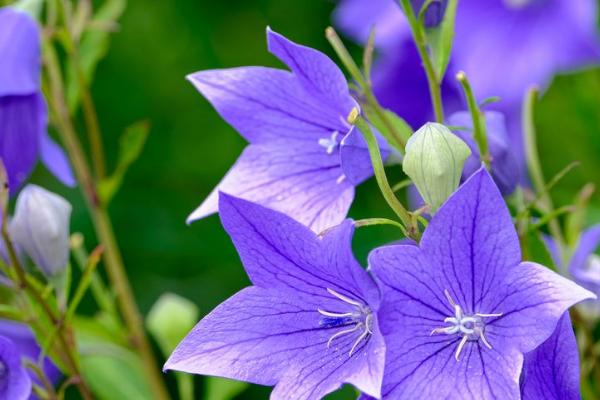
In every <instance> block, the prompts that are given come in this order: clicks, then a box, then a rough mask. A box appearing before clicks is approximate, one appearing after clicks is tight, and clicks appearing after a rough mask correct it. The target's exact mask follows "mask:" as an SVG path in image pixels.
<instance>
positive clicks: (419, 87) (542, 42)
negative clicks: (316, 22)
mask: <svg viewBox="0 0 600 400" xmlns="http://www.w3.org/2000/svg"><path fill="white" fill-rule="evenodd" d="M411 3H412V4H413V8H414V9H415V10H419V9H420V7H421V6H422V5H423V3H424V2H423V1H421V0H414V1H411ZM436 3H438V4H441V3H439V2H433V3H432V5H433V4H436ZM438 7H439V6H438ZM597 8H598V3H597V2H596V1H595V0H579V1H571V0H486V1H477V0H465V1H459V4H458V10H457V14H456V23H455V38H454V44H453V49H452V58H451V63H450V67H449V72H448V74H447V75H446V79H445V80H444V81H443V85H442V94H443V100H444V105H445V109H446V111H448V112H449V113H453V112H456V111H461V110H464V109H465V108H466V105H465V104H464V101H463V99H462V98H461V96H460V91H459V89H458V85H457V84H456V82H455V81H454V79H453V77H454V75H455V74H456V72H458V71H461V70H462V71H465V72H466V74H467V76H468V77H469V80H470V82H471V84H472V86H473V88H474V91H475V95H476V96H477V98H478V99H479V100H484V99H486V98H489V97H492V96H499V97H500V99H501V101H500V102H498V103H496V104H491V105H489V106H488V108H490V109H495V110H497V111H499V112H502V113H504V114H505V115H506V117H507V127H508V130H507V133H508V139H509V141H510V142H509V143H510V148H511V149H512V153H513V154H514V157H515V161H516V162H517V165H518V170H520V169H522V168H523V167H524V165H525V161H524V153H523V139H522V134H521V100H522V98H523V96H524V94H525V91H526V90H527V89H528V88H529V87H530V86H531V85H537V86H538V87H540V88H542V89H545V88H547V87H548V86H549V85H550V83H551V82H552V79H553V77H554V76H555V75H556V74H559V73H565V72H569V71H573V70H577V69H581V68H585V67H588V66H591V65H597V64H598V63H600V37H599V35H598V33H597ZM432 11H433V12H439V11H437V9H431V7H430V9H429V10H428V14H426V17H428V16H429V13H431V12H432ZM334 20H335V22H336V24H337V25H338V26H339V27H340V28H341V29H342V30H343V31H344V32H346V33H347V34H348V35H350V36H351V37H352V38H353V39H355V40H357V41H359V42H362V43H365V42H366V40H367V37H368V34H369V30H370V29H371V27H373V26H374V27H375V29H376V44H377V47H378V49H379V50H380V57H379V59H378V62H377V63H376V65H375V67H374V70H373V85H374V89H375V93H376V95H377V97H378V99H380V101H381V102H382V104H383V105H384V106H386V107H388V108H390V109H392V110H394V111H395V112H396V113H398V115H400V116H401V117H402V118H404V119H406V120H407V121H408V122H409V123H411V124H412V125H413V126H414V127H415V128H417V127H419V126H421V125H422V124H423V123H425V122H426V121H427V120H429V119H430V118H431V116H432V110H431V105H430V100H429V94H428V89H427V80H426V78H425V74H424V72H423V69H422V68H421V62H420V59H419V55H418V53H417V51H416V48H415V45H414V43H413V42H412V38H411V34H410V29H409V27H408V23H407V21H406V18H405V17H404V15H403V14H402V11H401V9H400V7H399V6H398V2H397V1H395V0H343V1H341V2H340V5H339V7H338V8H337V10H336V12H335V14H334ZM438 21H439V16H438V17H436V19H434V20H432V21H431V22H432V24H434V23H435V22H438ZM429 25H430V26H431V24H429ZM407 99H410V101H407Z"/></svg>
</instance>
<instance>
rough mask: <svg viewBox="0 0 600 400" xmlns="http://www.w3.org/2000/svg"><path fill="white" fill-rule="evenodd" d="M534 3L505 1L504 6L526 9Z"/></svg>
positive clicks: (528, 0) (518, 0)
mask: <svg viewBox="0 0 600 400" xmlns="http://www.w3.org/2000/svg"><path fill="white" fill-rule="evenodd" d="M532 2H533V1H532V0H504V4H505V5H506V6H507V7H508V8H514V9H520V8H525V7H527V6H528V5H529V4H531V3H532Z"/></svg>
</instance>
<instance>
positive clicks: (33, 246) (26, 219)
mask: <svg viewBox="0 0 600 400" xmlns="http://www.w3.org/2000/svg"><path fill="white" fill-rule="evenodd" d="M70 219H71V204H69V202H68V201H66V200H65V199H64V198H62V197H61V196H59V195H57V194H55V193H52V192H50V191H48V190H46V189H44V188H42V187H39V186H37V185H32V184H29V185H27V186H25V188H23V190H22V191H21V193H19V197H17V203H16V207H15V215H14V217H13V218H12V220H11V221H10V225H9V230H10V234H11V236H12V238H13V240H14V241H15V243H16V244H17V245H18V246H19V248H20V249H22V250H23V251H24V252H25V253H26V254H27V255H28V256H29V257H30V258H31V259H32V260H33V262H34V263H35V265H36V266H38V267H39V268H40V269H41V270H42V271H43V272H44V274H46V276H49V277H50V276H55V275H57V274H59V273H60V272H61V271H62V270H63V269H64V268H65V267H66V265H67V263H68V261H69V232H70V228H69V224H70Z"/></svg>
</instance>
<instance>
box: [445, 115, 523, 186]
mask: <svg viewBox="0 0 600 400" xmlns="http://www.w3.org/2000/svg"><path fill="white" fill-rule="evenodd" d="M448 124H449V125H451V126H456V127H464V128H467V129H469V130H456V131H454V133H456V135H458V136H459V137H460V138H461V139H462V140H464V141H465V142H466V143H467V144H468V145H469V147H470V148H471V156H470V157H469V159H467V162H466V163H465V166H464V169H463V179H466V178H468V177H469V176H471V175H472V174H473V173H475V171H477V170H478V169H479V168H480V167H481V157H480V155H479V147H478V146H477V143H476V142H475V138H474V137H473V131H472V127H473V122H472V119H471V114H470V113H469V112H466V111H461V112H457V113H454V114H452V115H451V116H450V117H449V118H448ZM485 125H486V129H487V131H486V133H487V141H488V148H489V152H490V156H491V168H492V177H493V178H494V182H496V185H498V188H499V189H500V192H502V194H503V195H509V194H511V193H512V192H513V191H514V190H515V188H516V187H517V184H518V183H519V180H520V177H519V175H520V174H519V165H518V163H517V160H516V158H515V155H514V151H513V149H512V146H511V143H510V139H509V137H508V133H507V131H506V120H505V118H504V115H503V114H502V113H500V112H497V111H487V112H485Z"/></svg>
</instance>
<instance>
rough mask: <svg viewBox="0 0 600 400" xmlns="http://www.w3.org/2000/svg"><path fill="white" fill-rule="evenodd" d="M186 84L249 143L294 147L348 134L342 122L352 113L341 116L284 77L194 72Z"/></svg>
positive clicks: (242, 71) (246, 70) (253, 70)
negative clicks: (287, 143) (281, 142)
mask: <svg viewBox="0 0 600 400" xmlns="http://www.w3.org/2000/svg"><path fill="white" fill-rule="evenodd" d="M188 80H189V81H190V82H192V83H193V84H194V86H195V87H196V88H197V89H198V90H199V91H200V93H202V94H203V95H204V96H205V97H206V98H207V99H208V101H210V102H211V104H212V105H213V106H214V107H215V108H216V109H217V111H218V112H219V114H221V116H222V117H223V118H224V119H225V120H226V121H227V122H228V123H229V124H231V126H233V127H234V128H235V129H236V130H237V131H238V132H239V133H240V134H241V135H242V136H243V137H244V138H245V139H246V140H248V141H249V142H251V143H267V142H269V141H272V140H277V139H288V140H293V141H294V142H295V143H296V145H297V143H298V141H308V142H317V141H318V140H319V139H320V138H326V137H329V136H330V135H331V134H332V132H334V131H338V132H340V133H342V134H343V133H345V132H346V131H348V127H347V126H346V125H345V124H344V119H345V118H346V116H347V115H348V113H349V112H350V109H348V110H347V112H345V113H344V114H339V113H338V111H337V110H335V109H334V108H333V107H332V106H331V105H329V104H325V103H323V102H322V101H320V100H319V99H318V98H316V97H314V96H310V95H309V94H308V93H307V92H306V91H305V89H304V88H303V87H302V85H301V84H300V83H299V81H298V80H297V79H296V78H295V77H294V75H293V74H291V73H289V72H287V71H283V70H278V69H273V68H264V67H241V68H231V69H221V70H212V71H201V72H196V73H195V74H191V75H189V76H188ZM290 145H292V144H290Z"/></svg>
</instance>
